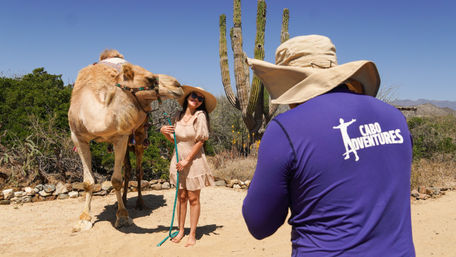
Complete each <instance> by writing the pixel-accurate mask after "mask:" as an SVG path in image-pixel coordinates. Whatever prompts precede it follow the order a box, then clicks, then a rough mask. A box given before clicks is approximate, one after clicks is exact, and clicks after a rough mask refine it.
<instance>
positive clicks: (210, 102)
mask: <svg viewBox="0 0 456 257" xmlns="http://www.w3.org/2000/svg"><path fill="white" fill-rule="evenodd" d="M182 89H183V90H184V94H183V95H182V96H181V97H180V98H179V99H177V101H178V102H179V104H180V105H181V106H183V104H184V101H185V99H186V98H187V96H188V95H189V94H190V93H191V92H198V93H200V94H202V95H203V96H204V102H203V103H204V104H205V105H206V110H207V112H208V113H210V112H212V111H213V110H214V109H215V106H216V105H217V99H216V98H215V96H213V95H212V94H211V93H209V92H207V91H206V90H204V89H203V88H201V87H192V86H188V85H183V86H182Z"/></svg>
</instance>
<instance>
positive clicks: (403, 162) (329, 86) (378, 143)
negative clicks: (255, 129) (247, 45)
mask: <svg viewBox="0 0 456 257" xmlns="http://www.w3.org/2000/svg"><path fill="white" fill-rule="evenodd" d="M335 52H336V50H335V47H334V45H333V44H332V42H331V41H330V39H329V38H327V37H325V36H320V35H308V36H298V37H295V38H292V39H289V40H288V41H286V42H284V43H283V44H281V45H280V46H279V47H278V48H277V51H276V64H275V65H274V64H271V63H268V62H265V61H260V60H255V59H248V64H249V65H250V66H251V68H252V69H253V71H254V72H255V74H256V75H257V76H258V77H259V78H260V79H261V80H262V82H263V84H264V86H265V87H266V89H267V90H268V91H269V93H270V96H271V99H272V103H275V104H288V105H289V106H290V110H289V111H287V112H285V113H282V114H280V115H278V116H277V117H276V118H274V119H273V120H272V121H271V122H270V123H269V125H268V127H267V129H266V131H265V133H264V135H263V137H262V140H261V144H260V148H259V153H258V163H257V167H256V171H255V174H254V176H253V179H252V182H251V184H250V188H249V190H248V193H247V196H246V198H245V199H244V204H243V208H242V212H243V216H244V219H245V222H246V224H247V227H248V229H249V231H250V233H251V234H252V235H253V236H254V237H255V238H257V239H263V238H265V237H268V236H270V235H272V234H273V233H274V232H275V231H276V230H277V229H278V228H279V227H280V226H281V225H282V224H283V223H284V222H285V219H286V217H287V214H288V208H290V210H291V216H290V218H289V220H288V223H289V224H290V225H291V226H292V232H291V242H292V256H415V249H414V245H413V239H412V229H411V215H410V171H411V161H412V142H411V136H410V132H409V130H408V127H407V122H406V120H405V117H404V116H403V115H402V113H401V112H400V111H398V110H397V109H396V108H394V107H393V106H391V105H388V104H386V103H384V102H382V101H380V100H378V99H376V98H375V95H376V94H377V91H378V88H379V85H380V77H379V74H378V71H377V68H376V66H375V64H374V63H373V62H370V61H354V62H349V63H345V64H342V65H337V59H336V53H335Z"/></svg>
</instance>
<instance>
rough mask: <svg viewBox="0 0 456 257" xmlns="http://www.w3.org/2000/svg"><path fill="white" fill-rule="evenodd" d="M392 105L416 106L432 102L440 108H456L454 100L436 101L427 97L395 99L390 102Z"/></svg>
mask: <svg viewBox="0 0 456 257" xmlns="http://www.w3.org/2000/svg"><path fill="white" fill-rule="evenodd" d="M391 104H393V105H398V106H417V105H421V104H433V105H435V106H437V107H441V108H450V109H453V110H456V101H438V100H428V99H418V100H407V99H405V100H395V101H393V102H391Z"/></svg>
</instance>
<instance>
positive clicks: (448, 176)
mask: <svg viewBox="0 0 456 257" xmlns="http://www.w3.org/2000/svg"><path fill="white" fill-rule="evenodd" d="M419 186H435V187H455V186H456V160H455V159H454V156H449V155H435V156H433V158H431V159H420V160H417V161H414V162H413V164H412V177H411V187H412V189H417V188H418V187H419Z"/></svg>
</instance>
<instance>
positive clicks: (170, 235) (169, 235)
mask: <svg viewBox="0 0 456 257" xmlns="http://www.w3.org/2000/svg"><path fill="white" fill-rule="evenodd" d="M164 115H165V116H166V118H167V119H168V123H169V125H170V126H171V125H172V124H171V120H170V119H169V115H168V114H167V113H166V112H165V113H164ZM173 134H174V149H176V160H177V161H179V154H178V152H177V139H176V132H174V133H173ZM176 175H177V179H176V194H175V196H174V205H173V217H172V218H171V225H169V233H168V236H167V237H165V239H163V240H162V241H161V242H160V243H158V244H157V247H158V246H161V245H162V244H163V243H164V242H165V241H166V240H167V239H168V238H171V239H172V238H174V237H176V236H177V235H178V234H179V231H174V233H171V231H173V223H174V214H175V213H176V202H177V193H178V191H179V171H178V170H176Z"/></svg>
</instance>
